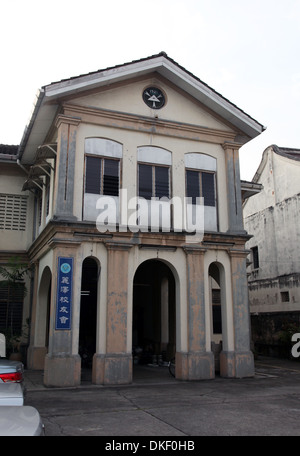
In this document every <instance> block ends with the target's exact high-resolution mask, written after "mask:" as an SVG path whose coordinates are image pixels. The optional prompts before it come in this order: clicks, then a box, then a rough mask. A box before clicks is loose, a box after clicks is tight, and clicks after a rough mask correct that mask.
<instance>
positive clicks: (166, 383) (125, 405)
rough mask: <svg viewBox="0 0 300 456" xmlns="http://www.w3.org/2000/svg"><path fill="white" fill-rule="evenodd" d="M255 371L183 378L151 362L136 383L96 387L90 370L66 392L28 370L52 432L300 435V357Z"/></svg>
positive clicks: (34, 402) (265, 361) (35, 401)
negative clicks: (234, 375)
mask: <svg viewBox="0 0 300 456" xmlns="http://www.w3.org/2000/svg"><path fill="white" fill-rule="evenodd" d="M255 371H256V374H255V377H254V378H247V379H224V378H220V377H216V378H215V379H214V380H202V381H199V382H181V381H176V380H174V379H173V378H172V377H171V376H170V375H169V373H168V371H167V368H160V367H159V368H153V367H148V366H145V367H144V368H139V369H138V370H137V371H136V372H135V376H134V382H133V384H132V385H128V386H118V387H108V386H96V385H92V384H91V383H90V382H89V379H88V373H87V377H86V378H85V379H83V381H82V385H81V386H80V387H78V388H64V389H58V388H51V389H50V388H45V387H44V386H43V383H42V373H41V372H33V371H25V384H26V389H27V393H26V399H25V404H26V405H31V406H33V407H35V408H36V409H37V410H38V411H39V412H40V415H41V417H42V420H43V423H44V425H45V434H46V436H105V437H107V442H110V443H111V442H114V443H113V444H114V445H116V444H117V443H118V442H119V441H121V440H118V437H120V436H126V437H127V438H128V437H130V436H131V437H133V436H134V437H139V436H148V437H151V436H152V437H155V438H157V437H158V436H160V437H161V438H163V439H166V438H169V439H173V438H174V439H177V440H178V438H182V439H185V440H187V439H190V437H191V436H298V435H300V426H299V422H300V362H299V361H283V360H276V359H271V358H260V359H258V360H257V361H256V369H255ZM112 438H113V439H112ZM123 440H124V439H123ZM128 441H129V440H128ZM107 442H105V444H106V443H107ZM153 445H154V444H153ZM112 449H115V450H118V449H121V448H116V447H115V448H112ZM123 449H124V448H123ZM153 449H154V448H153ZM129 450H130V451H131V452H133V453H135V451H134V448H131V449H129ZM145 450H146V448H145ZM148 450H149V448H148ZM161 450H165V448H161Z"/></svg>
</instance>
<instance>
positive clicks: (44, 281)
mask: <svg viewBox="0 0 300 456" xmlns="http://www.w3.org/2000/svg"><path fill="white" fill-rule="evenodd" d="M51 282H52V274H51V270H50V268H49V267H48V266H46V267H45V269H44V270H43V273H42V276H41V280H40V286H39V291H38V317H37V325H36V330H37V333H36V342H35V345H36V346H39V347H45V349H46V351H47V350H48V345H49V321H50V303H51Z"/></svg>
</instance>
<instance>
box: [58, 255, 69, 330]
mask: <svg viewBox="0 0 300 456" xmlns="http://www.w3.org/2000/svg"><path fill="white" fill-rule="evenodd" d="M72 279H73V258H62V257H59V258H58V274H57V302H56V322H55V329H71V310H72Z"/></svg>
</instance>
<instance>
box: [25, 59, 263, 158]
mask: <svg viewBox="0 0 300 456" xmlns="http://www.w3.org/2000/svg"><path fill="white" fill-rule="evenodd" d="M154 71H156V72H158V73H159V74H161V75H162V76H163V77H165V78H167V79H168V80H170V81H171V82H172V83H174V84H175V85H177V86H178V87H179V88H180V89H182V90H184V91H185V92H187V93H188V94H190V95H191V96H192V97H194V98H195V99H197V100H198V101H200V102H201V103H202V104H204V105H205V106H207V107H208V108H209V109H211V110H212V111H214V112H216V113H217V114H218V115H219V116H221V117H223V118H225V119H227V120H228V121H229V122H230V123H231V124H232V125H233V126H235V127H236V128H237V129H238V130H239V131H241V132H243V133H244V134H245V135H247V136H248V137H249V140H250V139H253V138H255V137H256V136H258V135H260V134H261V133H262V132H263V131H264V127H263V125H261V124H260V123H258V122H257V121H256V120H255V119H253V118H252V117H250V116H249V115H248V114H246V113H245V112H243V111H242V110H240V109H239V108H238V107H237V106H235V105H234V104H232V103H231V102H230V101H229V100H227V99H226V98H224V97H223V96H222V95H220V94H218V93H217V92H215V91H214V90H213V89H212V88H210V87H209V86H208V85H206V84H205V83H203V82H202V81H200V80H199V79H198V78H197V77H195V76H194V75H192V74H191V73H189V72H188V71H187V70H185V69H184V68H183V67H181V66H179V65H178V64H177V63H176V62H174V61H173V60H172V59H170V58H169V57H168V56H167V55H166V54H165V53H160V54H158V55H156V56H152V57H149V58H146V59H142V60H139V61H135V62H131V63H128V64H124V65H119V66H116V67H113V68H108V69H106V70H101V71H98V72H94V73H89V74H87V75H82V76H78V77H74V78H70V79H67V80H63V81H60V82H55V83H51V84H49V85H46V86H44V87H43V88H42V89H41V90H40V91H39V93H38V96H37V100H36V103H35V106H34V110H33V113H32V116H31V119H30V121H29V124H28V126H27V127H26V129H25V132H24V135H23V138H22V141H21V143H20V147H19V152H18V157H19V158H20V159H22V161H24V162H30V157H31V156H32V154H34V153H35V151H36V149H37V147H38V146H39V145H41V144H42V143H43V141H44V140H45V137H46V134H47V132H48V130H49V128H50V126H51V124H52V122H53V120H54V118H55V115H56V112H57V108H58V103H59V99H60V98H62V97H65V96H70V95H72V94H78V93H80V92H84V91H86V90H89V89H94V88H98V87H99V88H100V87H103V86H105V85H107V84H113V83H116V82H122V81H125V80H128V79H130V78H136V77H140V76H143V75H147V74H149V73H152V72H154ZM55 100H57V103H55ZM49 101H51V103H48V102H49ZM25 151H26V152H28V153H26V156H27V155H28V157H24V152H25ZM23 157H24V158H23Z"/></svg>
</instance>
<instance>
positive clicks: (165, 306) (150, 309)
mask: <svg viewBox="0 0 300 456" xmlns="http://www.w3.org/2000/svg"><path fill="white" fill-rule="evenodd" d="M175 300H176V299H175V279H174V276H173V273H172V271H171V269H170V268H169V266H167V264H166V263H164V262H163V261H161V260H147V261H145V262H144V263H142V264H141V265H140V266H139V267H138V269H137V271H136V273H135V276H134V282H133V319H132V351H133V363H134V367H135V366H152V367H158V366H163V365H164V364H166V363H167V361H168V360H170V359H171V358H172V357H174V356H175V350H176V340H175V339H176V305H175ZM134 374H135V369H134V370H133V375H134Z"/></svg>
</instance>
